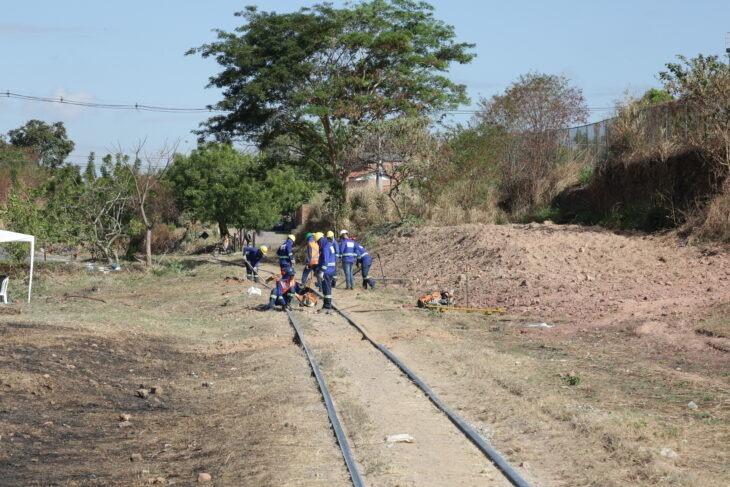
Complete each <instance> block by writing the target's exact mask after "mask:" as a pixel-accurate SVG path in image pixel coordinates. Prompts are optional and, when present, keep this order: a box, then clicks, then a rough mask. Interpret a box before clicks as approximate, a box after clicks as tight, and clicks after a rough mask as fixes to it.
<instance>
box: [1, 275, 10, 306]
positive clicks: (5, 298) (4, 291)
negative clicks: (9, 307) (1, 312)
mask: <svg viewBox="0 0 730 487" xmlns="http://www.w3.org/2000/svg"><path fill="white" fill-rule="evenodd" d="M2 279H3V282H2V284H0V297H1V298H3V303H5V304H8V283H9V282H10V278H9V277H8V276H3V278H2Z"/></svg>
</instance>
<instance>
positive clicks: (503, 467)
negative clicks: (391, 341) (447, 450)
mask: <svg viewBox="0 0 730 487" xmlns="http://www.w3.org/2000/svg"><path fill="white" fill-rule="evenodd" d="M333 308H334V309H335V311H337V313H339V315H340V316H342V317H343V318H344V319H345V320H346V321H347V322H348V323H349V324H350V325H352V326H353V327H354V328H355V329H356V330H357V331H359V332H360V334H361V335H362V337H363V338H364V339H365V340H367V341H368V342H370V344H371V345H372V346H374V347H375V348H377V349H378V350H379V351H380V352H381V353H382V354H383V355H385V356H386V357H387V358H388V360H390V361H391V362H393V363H394V364H395V365H396V366H397V367H398V368H399V369H400V370H401V371H402V372H403V373H404V374H405V375H406V376H408V378H409V379H411V381H412V382H413V383H414V384H416V386H418V388H419V389H421V390H422V391H423V392H424V394H426V397H428V398H429V399H430V400H431V402H432V403H433V404H434V405H435V406H436V407H437V408H438V409H439V410H440V411H441V412H443V413H444V414H445V415H446V416H447V417H448V418H449V420H451V422H452V423H454V425H455V426H456V427H457V428H458V429H459V430H460V431H461V432H462V433H464V435H466V437H467V438H469V440H470V441H471V442H472V443H474V445H475V446H476V447H477V448H478V449H479V450H480V451H481V452H482V453H483V454H484V455H485V456H486V457H487V458H488V459H489V460H490V461H491V462H492V463H493V464H494V465H495V466H496V467H497V468H498V469H499V470H500V471H501V472H502V474H504V476H505V477H506V478H507V480H509V481H510V482H511V483H512V485H514V486H516V487H531V485H530V484H529V483H528V482H527V480H525V479H524V478H523V477H522V476H521V475H520V473H519V472H517V470H515V469H514V467H512V465H510V463H509V462H508V461H507V460H506V459H505V458H504V457H503V456H502V455H501V454H500V453H499V452H498V451H497V450H496V449H495V448H494V447H493V446H491V445H490V444H489V442H487V440H485V439H484V438H482V436H481V435H480V434H479V433H478V432H477V431H476V430H475V429H474V428H473V427H472V426H471V425H470V424H469V423H467V422H466V421H465V420H464V419H463V418H461V416H459V415H458V414H456V413H455V412H454V411H453V410H452V409H451V408H450V407H449V406H447V405H446V403H445V402H443V401H442V400H441V398H439V397H438V396H437V395H436V393H435V392H434V391H433V389H431V388H430V387H429V386H428V384H426V383H425V382H424V381H423V380H422V379H421V378H420V377H418V375H416V373H415V372H413V371H412V370H411V369H410V368H408V366H406V364H404V363H403V361H402V360H401V359H399V358H398V357H397V356H396V355H395V354H394V353H393V352H391V351H390V350H389V349H388V348H387V347H385V346H383V345H381V344H380V343H378V342H376V341H375V340H373V339H372V338H371V337H370V335H368V334H367V332H366V331H365V329H364V328H363V327H361V326H360V325H358V324H357V323H356V322H355V320H353V319H352V318H351V317H350V316H349V315H348V314H346V313H345V312H344V311H342V310H341V309H339V308H338V307H337V306H335V305H333Z"/></svg>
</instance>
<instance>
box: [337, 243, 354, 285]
mask: <svg viewBox="0 0 730 487" xmlns="http://www.w3.org/2000/svg"><path fill="white" fill-rule="evenodd" d="M340 258H341V259H342V271H343V272H344V273H345V289H354V288H355V285H354V280H355V279H354V278H353V276H352V267H353V266H354V265H355V261H356V260H357V253H356V252H355V241H354V240H352V239H351V238H350V236H349V234H348V232H347V230H340Z"/></svg>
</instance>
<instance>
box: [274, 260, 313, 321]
mask: <svg viewBox="0 0 730 487" xmlns="http://www.w3.org/2000/svg"><path fill="white" fill-rule="evenodd" d="M306 292H307V289H306V288H305V287H304V286H301V285H300V284H299V283H298V282H297V281H296V278H295V276H294V269H292V268H289V269H287V270H286V271H285V274H283V275H282V276H281V277H277V278H276V286H274V287H273V288H272V289H271V294H269V305H268V306H267V307H266V309H267V310H270V311H273V310H274V309H276V306H277V305H279V306H281V307H282V309H286V308H289V307H290V305H291V300H292V299H294V297H295V296H296V295H297V294H298V295H304V294H305V293H306Z"/></svg>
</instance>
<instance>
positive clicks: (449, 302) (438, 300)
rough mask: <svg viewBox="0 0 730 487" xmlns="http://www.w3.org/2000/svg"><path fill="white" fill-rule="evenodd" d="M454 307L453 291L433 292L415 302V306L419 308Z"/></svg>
mask: <svg viewBox="0 0 730 487" xmlns="http://www.w3.org/2000/svg"><path fill="white" fill-rule="evenodd" d="M453 305H454V292H453V291H445V290H444V291H433V292H430V293H428V294H424V295H423V296H421V297H420V298H418V301H417V302H416V306H418V307H419V308H427V307H429V306H453Z"/></svg>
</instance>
